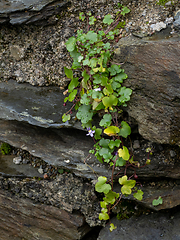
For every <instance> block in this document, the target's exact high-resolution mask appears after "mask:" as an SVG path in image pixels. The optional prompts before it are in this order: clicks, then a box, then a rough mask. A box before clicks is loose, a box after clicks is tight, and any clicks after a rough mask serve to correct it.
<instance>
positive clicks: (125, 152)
mask: <svg viewBox="0 0 180 240" xmlns="http://www.w3.org/2000/svg"><path fill="white" fill-rule="evenodd" d="M118 154H119V157H122V158H123V159H124V160H126V161H127V160H129V158H130V154H129V150H128V149H127V147H125V146H123V149H122V148H120V149H119V150H118Z"/></svg>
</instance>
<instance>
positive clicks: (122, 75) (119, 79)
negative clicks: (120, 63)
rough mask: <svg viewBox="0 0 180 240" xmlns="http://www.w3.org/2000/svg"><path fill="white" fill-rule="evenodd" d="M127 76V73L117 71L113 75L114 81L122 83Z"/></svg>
mask: <svg viewBox="0 0 180 240" xmlns="http://www.w3.org/2000/svg"><path fill="white" fill-rule="evenodd" d="M127 77H128V75H127V74H125V73H124V72H121V73H118V74H117V75H116V76H115V77H114V80H115V81H116V82H119V83H122V82H123V80H124V79H126V78H127Z"/></svg>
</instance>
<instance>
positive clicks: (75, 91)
mask: <svg viewBox="0 0 180 240" xmlns="http://www.w3.org/2000/svg"><path fill="white" fill-rule="evenodd" d="M76 94H77V89H74V91H72V92H71V93H70V94H69V101H70V102H72V101H73V100H74V98H75V97H76Z"/></svg>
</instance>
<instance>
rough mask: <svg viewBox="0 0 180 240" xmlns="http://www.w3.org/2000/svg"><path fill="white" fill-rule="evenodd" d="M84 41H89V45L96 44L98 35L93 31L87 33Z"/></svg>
mask: <svg viewBox="0 0 180 240" xmlns="http://www.w3.org/2000/svg"><path fill="white" fill-rule="evenodd" d="M86 39H87V40H89V41H90V43H92V44H93V43H95V42H97V40H98V35H97V33H95V32H94V31H89V32H88V33H87V34H86Z"/></svg>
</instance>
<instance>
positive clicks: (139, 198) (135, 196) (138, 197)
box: [133, 190, 144, 201]
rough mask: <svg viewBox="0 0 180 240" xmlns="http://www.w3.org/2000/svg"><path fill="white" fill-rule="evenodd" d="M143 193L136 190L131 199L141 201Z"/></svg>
mask: <svg viewBox="0 0 180 240" xmlns="http://www.w3.org/2000/svg"><path fill="white" fill-rule="evenodd" d="M143 194H144V193H143V191H141V190H138V191H137V192H136V193H134V194H133V197H134V198H136V199H137V200H139V201H141V200H142V198H143Z"/></svg>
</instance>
